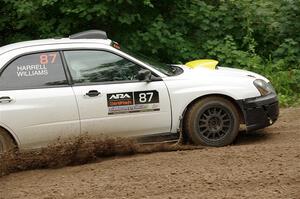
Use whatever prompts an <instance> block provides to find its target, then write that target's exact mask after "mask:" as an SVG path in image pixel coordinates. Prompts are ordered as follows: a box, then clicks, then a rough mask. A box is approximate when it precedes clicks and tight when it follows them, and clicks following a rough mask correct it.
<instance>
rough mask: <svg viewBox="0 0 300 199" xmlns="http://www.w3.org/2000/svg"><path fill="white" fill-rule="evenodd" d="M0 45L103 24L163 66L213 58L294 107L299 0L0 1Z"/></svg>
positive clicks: (299, 60)
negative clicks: (258, 80)
mask: <svg viewBox="0 0 300 199" xmlns="http://www.w3.org/2000/svg"><path fill="white" fill-rule="evenodd" d="M0 5H1V6H0V13H1V17H0V45H5V44H8V43H12V42H17V41H23V40H31V39H39V38H48V37H58V36H68V35H70V34H72V33H76V32H80V31H83V30H87V29H102V30H105V31H107V32H108V34H109V36H110V38H112V39H114V40H116V41H119V42H120V43H121V45H123V46H127V47H128V48H130V49H132V50H134V51H138V52H142V53H144V54H147V55H149V56H152V57H156V58H157V59H159V60H161V61H163V62H167V63H171V62H172V63H178V62H182V63H185V62H186V61H189V60H193V59H198V58H213V59H217V60H219V61H220V65H222V66H229V67H238V68H244V69H248V70H252V71H255V72H258V73H261V74H264V75H265V76H267V77H268V78H269V79H270V80H271V81H272V82H273V84H274V87H275V88H276V90H277V92H278V93H279V97H280V101H281V105H283V106H287V105H296V104H300V83H299V82H300V45H299V44H300V33H299V32H300V0H256V1H252V0H163V1H161V0H160V1H159V0H139V1H134V0H0Z"/></svg>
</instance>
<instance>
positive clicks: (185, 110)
mask: <svg viewBox="0 0 300 199" xmlns="http://www.w3.org/2000/svg"><path fill="white" fill-rule="evenodd" d="M207 97H222V98H224V99H226V100H228V101H230V102H231V103H232V104H233V105H234V106H235V108H236V110H237V111H238V113H239V118H240V124H244V123H245V117H244V113H243V111H242V109H241V107H240V106H239V104H238V103H237V101H236V100H235V99H234V98H232V97H230V96H228V95H224V94H217V93H216V94H207V95H203V96H200V97H198V98H196V99H194V100H192V101H191V102H190V103H189V104H188V105H187V106H186V107H185V109H184V111H183V113H182V115H181V116H182V119H181V121H180V127H181V130H182V133H183V134H185V133H184V132H185V131H184V125H183V124H184V120H185V118H186V113H187V110H189V108H190V107H192V106H193V105H194V104H195V103H196V102H198V101H200V100H202V99H204V98H207ZM184 136H187V135H184Z"/></svg>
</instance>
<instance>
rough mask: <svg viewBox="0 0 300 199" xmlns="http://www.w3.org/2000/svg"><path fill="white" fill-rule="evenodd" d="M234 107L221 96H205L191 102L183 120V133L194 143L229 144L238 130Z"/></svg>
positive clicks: (236, 111) (238, 123)
mask: <svg viewBox="0 0 300 199" xmlns="http://www.w3.org/2000/svg"><path fill="white" fill-rule="evenodd" d="M239 126H240V118H239V113H238V110H237V109H236V107H235V106H234V105H233V104H232V102H230V101H229V100H227V99H225V98H222V97H207V98H204V99H201V100H199V101H197V102H196V103H195V104H193V105H192V106H191V107H190V108H189V109H188V110H187V113H186V117H185V120H184V129H185V133H186V134H187V135H188V137H189V140H190V141H191V142H192V143H194V144H196V145H205V146H213V147H221V146H226V145H228V144H231V143H232V142H233V141H234V139H235V138H236V136H237V135H238V132H239Z"/></svg>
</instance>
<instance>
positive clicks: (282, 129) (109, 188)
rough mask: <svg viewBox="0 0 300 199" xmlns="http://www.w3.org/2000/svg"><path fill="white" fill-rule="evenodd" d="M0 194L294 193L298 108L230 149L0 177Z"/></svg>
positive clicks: (298, 176) (298, 188) (298, 164)
mask: <svg viewBox="0 0 300 199" xmlns="http://www.w3.org/2000/svg"><path fill="white" fill-rule="evenodd" d="M0 198H1V199H2V198H72V199H74V198H295V199H299V198H300V108H290V109H284V110H281V116H280V119H279V121H278V122H277V123H276V124H275V125H273V126H272V127H269V128H267V129H266V130H264V131H260V132H255V133H252V134H243V135H240V136H239V138H238V139H237V141H236V143H235V144H234V145H233V146H228V147H223V148H205V149H198V150H192V151H176V152H160V153H153V154H148V155H135V156H127V157H116V158H111V159H107V160H104V161H99V162H97V163H92V164H86V165H82V166H73V167H65V168H61V169H47V170H35V171H26V172H20V173H14V174H10V175H8V176H4V177H2V178H0Z"/></svg>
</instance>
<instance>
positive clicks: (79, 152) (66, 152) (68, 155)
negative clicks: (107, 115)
mask: <svg viewBox="0 0 300 199" xmlns="http://www.w3.org/2000/svg"><path fill="white" fill-rule="evenodd" d="M199 148H202V147H199V146H191V145H181V144H178V143H176V144H174V143H173V144H170V143H158V144H140V143H138V142H137V141H136V140H135V139H130V138H120V137H107V136H105V137H104V136H103V137H98V138H94V137H88V136H81V137H76V138H72V139H68V140H57V141H56V142H55V143H53V144H50V145H49V146H47V147H45V148H41V149H35V150H31V151H22V152H19V151H16V150H15V152H9V153H4V154H0V177H1V176H4V175H8V174H10V173H14V172H20V171H26V170H34V169H47V168H61V167H64V166H74V165H81V164H86V163H89V162H93V161H99V160H101V159H105V158H108V157H113V156H128V155H134V154H138V153H140V154H143V153H154V152H167V151H177V150H192V149H199Z"/></svg>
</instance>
